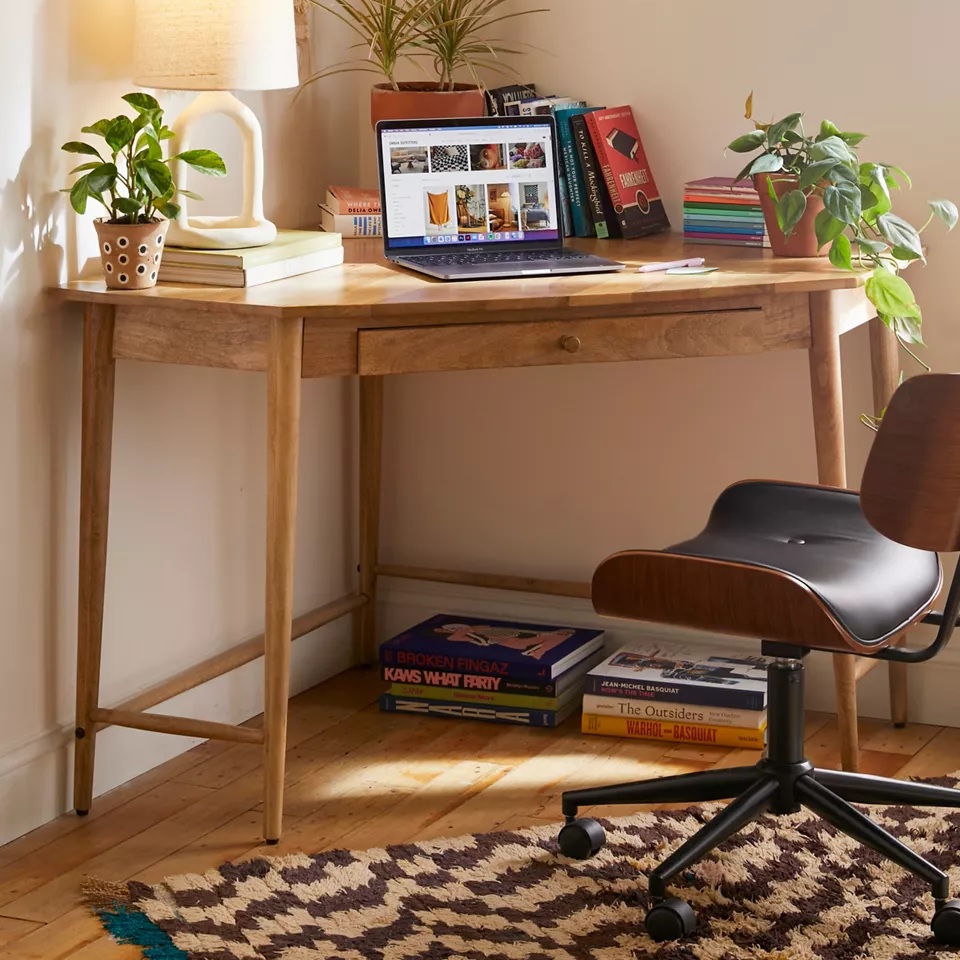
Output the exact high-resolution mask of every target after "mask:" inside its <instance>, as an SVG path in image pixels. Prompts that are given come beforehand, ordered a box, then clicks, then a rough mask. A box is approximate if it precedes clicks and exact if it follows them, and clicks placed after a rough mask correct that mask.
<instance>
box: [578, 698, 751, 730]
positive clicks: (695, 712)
mask: <svg viewBox="0 0 960 960" xmlns="http://www.w3.org/2000/svg"><path fill="white" fill-rule="evenodd" d="M583 712H584V713H591V714H594V715H596V716H600V717H630V718H631V719H634V720H659V721H665V720H669V721H673V722H677V723H697V724H702V725H705V726H710V727H746V728H748V729H750V730H759V729H760V727H762V726H763V725H764V724H765V723H766V722H767V711H766V710H729V709H725V708H723V707H704V706H699V705H693V704H689V703H663V702H662V701H660V700H639V699H634V698H632V697H598V696H596V695H595V694H592V693H588V694H586V695H585V696H584V698H583Z"/></svg>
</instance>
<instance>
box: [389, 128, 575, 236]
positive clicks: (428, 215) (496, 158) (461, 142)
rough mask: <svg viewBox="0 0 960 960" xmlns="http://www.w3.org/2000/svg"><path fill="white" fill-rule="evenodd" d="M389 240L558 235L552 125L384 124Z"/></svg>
mask: <svg viewBox="0 0 960 960" xmlns="http://www.w3.org/2000/svg"><path fill="white" fill-rule="evenodd" d="M380 136H381V138H382V150H381V156H382V158H383V159H382V162H383V183H384V196H383V212H384V215H385V218H386V224H387V230H388V235H389V245H390V247H391V248H394V247H414V246H416V247H419V246H431V247H432V246H437V247H441V246H443V245H450V244H457V243H471V244H473V243H510V242H514V241H519V240H524V241H530V240H556V239H557V238H558V237H559V235H560V234H559V225H558V219H557V218H558V213H557V200H558V198H557V197H556V195H555V194H556V184H555V176H554V170H555V161H554V156H553V140H552V137H551V127H550V126H549V125H548V124H544V125H543V126H540V125H529V124H515V125H514V124H509V123H505V124H503V125H502V126H476V127H467V126H465V127H437V128H436V129H429V128H421V129H417V130H383V131H381V133H380Z"/></svg>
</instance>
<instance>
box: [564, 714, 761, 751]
mask: <svg viewBox="0 0 960 960" xmlns="http://www.w3.org/2000/svg"><path fill="white" fill-rule="evenodd" d="M580 729H581V730H582V731H583V732H584V733H596V734H600V735H601V736H611V737H635V738H636V739H638V740H665V741H668V742H670V743H694V744H699V745H703V746H714V747H746V748H747V749H750V750H762V749H763V747H764V745H765V742H766V729H767V724H766V721H764V722H763V725H762V726H761V727H759V728H747V727H717V726H706V725H703V724H695V723H682V722H679V721H673V720H637V719H632V718H630V717H607V716H598V715H596V714H590V713H585V714H584V715H583V718H582V720H581V722H580Z"/></svg>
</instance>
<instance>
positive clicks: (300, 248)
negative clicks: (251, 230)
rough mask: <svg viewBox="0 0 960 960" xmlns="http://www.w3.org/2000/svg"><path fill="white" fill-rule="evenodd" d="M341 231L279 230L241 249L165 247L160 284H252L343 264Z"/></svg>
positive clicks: (244, 285)
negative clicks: (271, 237)
mask: <svg viewBox="0 0 960 960" xmlns="http://www.w3.org/2000/svg"><path fill="white" fill-rule="evenodd" d="M340 241H341V237H340V234H338V233H321V232H320V231H314V230H279V231H277V238H276V240H274V241H273V243H268V244H266V245H264V246H262V247H247V248H243V249H240V250H192V249H186V248H183V247H166V248H165V249H164V251H163V258H162V259H161V261H160V270H159V273H158V276H157V279H158V280H159V281H160V283H204V284H210V285H211V286H217V287H253V286H256V285H257V284H260V283H269V282H270V281H272V280H283V279H285V278H286V277H296V276H298V275H299V274H301V273H311V272H313V271H314V270H322V269H324V268H325V267H335V266H338V265H339V264H341V263H343V244H342V243H341V242H340Z"/></svg>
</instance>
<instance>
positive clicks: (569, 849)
mask: <svg viewBox="0 0 960 960" xmlns="http://www.w3.org/2000/svg"><path fill="white" fill-rule="evenodd" d="M605 839H606V835H605V834H604V832H603V827H601V826H600V824H599V823H597V821H596V820H591V819H590V818H589V817H584V818H583V819H582V820H574V821H573V823H568V824H566V826H564V827H563V828H562V829H561V830H560V835H559V836H558V837H557V842H558V843H559V844H560V852H561V853H562V854H563V855H564V856H565V857H570V859H571V860H589V859H590V858H591V857H592V856H593V855H594V854H595V853H597V852H599V850H600V848H601V847H602V846H603V842H604V840H605Z"/></svg>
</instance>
